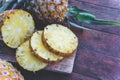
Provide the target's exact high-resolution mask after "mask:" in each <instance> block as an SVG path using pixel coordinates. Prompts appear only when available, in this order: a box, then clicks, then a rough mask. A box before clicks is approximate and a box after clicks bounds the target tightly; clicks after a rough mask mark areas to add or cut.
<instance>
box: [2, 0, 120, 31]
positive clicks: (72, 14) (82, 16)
mask: <svg viewBox="0 0 120 80" xmlns="http://www.w3.org/2000/svg"><path fill="white" fill-rule="evenodd" d="M3 4H4V5H3ZM35 6H36V0H6V1H5V0H2V1H1V2H0V13H2V12H3V11H5V10H7V9H24V10H27V11H35V12H37V11H38V8H36V7H35ZM34 7H35V8H34ZM66 18H67V19H66V20H67V22H68V23H69V24H71V25H73V26H74V27H78V28H82V29H87V28H85V27H82V26H81V25H82V24H90V25H115V26H120V22H114V21H105V20H101V19H97V18H96V17H95V15H93V14H92V13H90V12H88V11H85V10H82V9H79V8H77V7H75V6H72V7H69V8H68V11H67V16H66Z"/></svg>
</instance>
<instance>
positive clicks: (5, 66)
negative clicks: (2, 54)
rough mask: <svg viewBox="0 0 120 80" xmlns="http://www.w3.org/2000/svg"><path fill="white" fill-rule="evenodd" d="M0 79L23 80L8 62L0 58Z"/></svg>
mask: <svg viewBox="0 0 120 80" xmlns="http://www.w3.org/2000/svg"><path fill="white" fill-rule="evenodd" d="M0 80H24V78H23V76H22V75H21V74H20V72H19V71H17V69H15V68H14V67H13V66H12V65H11V64H10V63H9V62H7V61H4V60H2V59H0Z"/></svg>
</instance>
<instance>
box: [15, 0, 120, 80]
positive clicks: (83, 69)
mask: <svg viewBox="0 0 120 80" xmlns="http://www.w3.org/2000/svg"><path fill="white" fill-rule="evenodd" d="M69 2H70V3H71V5H76V6H77V7H79V8H81V9H84V10H88V11H89V12H91V13H94V14H95V15H96V16H97V18H99V19H105V20H113V21H118V22H120V0H69ZM84 26H86V27H89V28H91V29H93V30H92V31H87V30H84V31H82V30H80V29H77V28H72V30H73V31H74V32H75V34H76V35H77V36H78V38H79V46H78V51H77V56H76V59H75V64H74V69H73V72H72V74H62V73H55V72H50V71H46V70H42V71H39V72H36V73H32V72H28V71H25V70H23V69H21V68H20V67H18V66H17V64H14V65H15V66H17V68H18V69H19V70H21V72H22V74H23V75H24V77H25V79H26V80H120V27H117V26H90V25H84Z"/></svg>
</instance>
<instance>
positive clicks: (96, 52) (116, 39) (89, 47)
mask: <svg viewBox="0 0 120 80" xmlns="http://www.w3.org/2000/svg"><path fill="white" fill-rule="evenodd" d="M74 30H75V31H76V34H77V35H78V37H79V49H78V52H77V58H76V61H75V67H74V71H73V72H75V73H80V74H83V75H85V76H89V77H92V78H96V79H98V80H114V79H116V80H119V79H120V77H119V76H120V75H119V74H120V52H119V50H120V36H116V35H111V34H108V33H104V32H100V31H95V30H93V31H91V32H90V31H83V32H81V33H80V30H77V29H74Z"/></svg>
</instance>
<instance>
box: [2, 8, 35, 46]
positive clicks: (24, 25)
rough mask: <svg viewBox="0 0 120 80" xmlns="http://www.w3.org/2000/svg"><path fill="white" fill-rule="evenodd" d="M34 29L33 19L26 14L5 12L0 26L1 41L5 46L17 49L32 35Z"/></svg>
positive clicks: (24, 12) (12, 11)
mask: <svg viewBox="0 0 120 80" xmlns="http://www.w3.org/2000/svg"><path fill="white" fill-rule="evenodd" d="M34 28H35V25H34V21H33V18H32V16H31V15H30V14H29V13H28V12H26V11H23V10H10V11H6V12H5V13H4V18H3V19H2V26H1V32H2V37H3V41H4V42H5V44H6V45H7V46H9V47H11V48H17V47H18V46H19V45H20V44H21V43H23V42H24V41H25V40H27V39H28V38H29V37H30V36H31V35H32V33H33V31H34Z"/></svg>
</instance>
